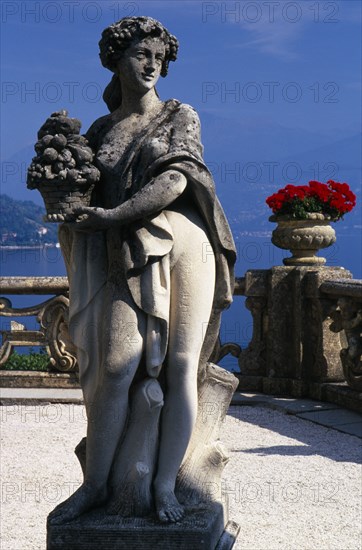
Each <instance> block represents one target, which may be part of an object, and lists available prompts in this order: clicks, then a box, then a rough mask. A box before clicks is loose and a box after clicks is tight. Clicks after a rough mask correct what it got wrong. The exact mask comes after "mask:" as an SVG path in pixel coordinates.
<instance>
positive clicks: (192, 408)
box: [154, 218, 215, 522]
mask: <svg viewBox="0 0 362 550" xmlns="http://www.w3.org/2000/svg"><path fill="white" fill-rule="evenodd" d="M172 221H173V228H174V233H175V235H182V242H181V239H180V242H179V241H178V239H177V237H175V245H174V255H175V256H176V260H177V261H176V264H175V266H174V268H173V270H172V272H171V292H172V296H171V308H170V338H169V348H168V356H167V365H166V369H167V371H166V372H167V389H166V398H165V405H164V409H163V412H162V426H161V442H160V450H159V462H158V471H157V475H156V479H155V482H154V488H155V501H156V509H157V513H158V517H159V519H160V520H161V521H164V522H176V521H179V520H180V519H181V518H182V517H183V515H184V510H183V507H182V506H181V505H180V504H179V502H178V501H177V499H176V496H175V493H174V490H175V483H176V476H177V473H178V470H179V467H180V465H181V462H182V459H183V457H184V454H185V452H186V449H187V446H188V443H189V441H190V437H191V433H192V429H193V427H194V424H195V420H196V414H197V371H198V363H199V357H200V352H201V347H202V343H203V340H204V335H205V331H206V327H207V324H208V321H209V318H210V313H211V308H212V303H213V296H214V287H215V259H214V256H213V253H212V249H211V246H210V244H209V242H208V239H207V237H206V234H205V232H204V231H203V230H202V229H201V228H200V227H197V226H194V227H191V226H190V224H191V222H190V221H189V220H188V221H187V224H186V228H185V227H184V222H185V219H184V218H183V220H177V219H176V220H173V219H172ZM178 222H182V224H183V227H184V231H183V233H180V231H179V230H177V229H178V228H177V227H175V224H178ZM179 229H180V228H179ZM185 229H186V230H185ZM187 229H188V230H189V231H190V234H189V235H188V234H187ZM205 251H207V254H206V253H205Z"/></svg>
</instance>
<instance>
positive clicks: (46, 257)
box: [0, 230, 362, 370]
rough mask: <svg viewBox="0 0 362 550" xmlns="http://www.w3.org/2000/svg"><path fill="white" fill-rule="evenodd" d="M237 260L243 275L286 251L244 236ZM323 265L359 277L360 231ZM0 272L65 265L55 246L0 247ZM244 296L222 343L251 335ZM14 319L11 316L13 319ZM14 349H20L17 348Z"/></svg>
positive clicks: (34, 299)
mask: <svg viewBox="0 0 362 550" xmlns="http://www.w3.org/2000/svg"><path fill="white" fill-rule="evenodd" d="M236 246H237V251H238V261H237V264H236V270H235V272H236V275H237V276H240V277H241V276H243V275H244V274H245V272H246V271H247V270H248V269H268V268H270V267H271V266H272V265H282V260H283V258H284V257H286V256H288V255H289V253H288V252H286V251H282V250H280V249H278V248H276V247H275V246H273V245H272V244H271V242H270V238H268V237H267V236H263V237H260V236H257V237H256V236H253V235H250V236H245V235H242V236H240V237H239V238H237V239H236ZM322 255H324V256H325V257H326V258H327V265H330V266H343V267H345V268H346V269H349V270H350V271H351V272H352V273H353V276H354V278H355V279H361V278H362V265H361V231H359V230H358V231H356V232H355V233H354V234H352V235H341V236H338V239H337V243H336V244H335V245H333V246H332V247H330V248H328V249H326V250H324V251H323V253H322ZM0 260H1V261H0V265H1V271H0V274H1V276H2V277H5V276H23V277H24V276H36V277H46V276H47V277H49V276H64V275H65V274H66V272H65V266H64V262H63V258H62V254H61V251H60V249H59V248H40V249H19V250H5V249H2V250H0ZM7 297H8V298H9V299H10V300H11V302H12V304H13V307H17V308H18V307H25V306H29V305H35V304H39V303H40V302H41V301H43V300H46V299H47V298H48V296H31V295H29V296H7ZM244 302H245V298H243V297H235V300H234V303H233V304H232V306H231V307H230V308H229V309H228V310H227V311H225V312H224V315H223V322H222V327H221V340H222V342H237V343H239V344H240V345H241V346H242V347H245V346H246V345H247V343H248V342H249V341H250V338H251V336H252V319H251V314H250V312H249V311H248V310H247V309H246V308H245V306H244ZM14 319H15V318H14ZM16 320H17V321H18V322H22V323H23V324H25V326H26V328H28V329H32V330H36V329H37V328H38V325H37V323H36V320H35V318H33V317H27V318H19V317H18V318H16ZM0 323H1V330H8V329H9V325H10V318H9V317H0ZM18 351H21V349H20V348H19V349H18ZM23 351H24V350H23ZM222 364H224V366H225V367H227V368H230V369H236V370H237V364H236V360H235V359H234V358H231V357H227V358H225V359H224V360H223V362H222Z"/></svg>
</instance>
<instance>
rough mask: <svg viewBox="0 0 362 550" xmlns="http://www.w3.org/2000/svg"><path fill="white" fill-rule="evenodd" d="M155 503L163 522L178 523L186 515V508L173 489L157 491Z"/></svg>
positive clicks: (159, 517)
mask: <svg viewBox="0 0 362 550" xmlns="http://www.w3.org/2000/svg"><path fill="white" fill-rule="evenodd" d="M155 504H156V511H157V515H158V519H159V520H160V521H162V522H163V523H176V522H177V521H181V520H182V518H183V517H184V515H185V509H184V507H183V506H181V504H180V503H179V501H178V500H177V498H176V497H175V493H174V492H173V491H161V492H159V491H157V490H156V491H155Z"/></svg>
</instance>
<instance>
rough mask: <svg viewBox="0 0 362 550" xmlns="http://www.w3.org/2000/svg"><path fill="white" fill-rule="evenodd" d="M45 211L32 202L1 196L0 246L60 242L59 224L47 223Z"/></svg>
mask: <svg viewBox="0 0 362 550" xmlns="http://www.w3.org/2000/svg"><path fill="white" fill-rule="evenodd" d="M44 214H45V209H44V207H42V206H38V205H37V204H34V203H33V202H32V201H18V200H15V199H12V198H11V197H9V196H8V195H0V220H1V221H0V245H1V246H39V245H44V244H56V243H57V242H58V233H57V228H58V226H57V224H54V223H45V222H44V221H43V216H44Z"/></svg>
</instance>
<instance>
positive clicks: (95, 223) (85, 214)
mask: <svg viewBox="0 0 362 550" xmlns="http://www.w3.org/2000/svg"><path fill="white" fill-rule="evenodd" d="M113 218H114V216H112V210H106V209H104V208H98V207H93V206H81V207H78V208H75V209H74V210H73V212H72V215H71V217H68V219H66V220H65V221H66V222H68V225H69V227H71V228H72V229H74V230H75V231H83V232H85V233H93V232H94V231H103V230H105V229H109V227H111V225H113V223H114V221H115V220H114V219H113Z"/></svg>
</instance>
